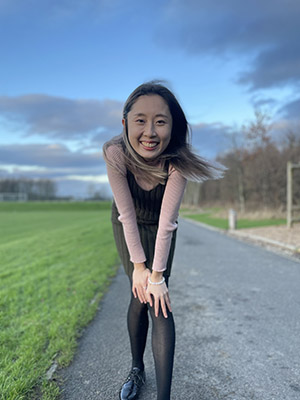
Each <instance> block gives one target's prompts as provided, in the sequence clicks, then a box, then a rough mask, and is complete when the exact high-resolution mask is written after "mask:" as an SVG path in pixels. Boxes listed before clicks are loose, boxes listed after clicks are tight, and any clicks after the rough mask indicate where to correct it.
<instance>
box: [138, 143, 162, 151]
mask: <svg viewBox="0 0 300 400" xmlns="http://www.w3.org/2000/svg"><path fill="white" fill-rule="evenodd" d="M140 143H141V145H142V146H143V147H144V148H145V149H146V150H154V149H155V148H156V147H157V146H158V144H159V143H158V142H144V141H143V142H140Z"/></svg>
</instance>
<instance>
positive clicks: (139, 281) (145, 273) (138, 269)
mask: <svg viewBox="0 0 300 400" xmlns="http://www.w3.org/2000/svg"><path fill="white" fill-rule="evenodd" d="M133 266H134V269H133V273H132V293H133V295H134V297H135V298H137V297H138V298H139V300H140V302H141V303H145V304H146V303H147V299H146V290H147V287H148V278H149V277H150V275H151V271H150V270H149V269H148V268H146V266H145V263H139V264H137V263H134V264H133Z"/></svg>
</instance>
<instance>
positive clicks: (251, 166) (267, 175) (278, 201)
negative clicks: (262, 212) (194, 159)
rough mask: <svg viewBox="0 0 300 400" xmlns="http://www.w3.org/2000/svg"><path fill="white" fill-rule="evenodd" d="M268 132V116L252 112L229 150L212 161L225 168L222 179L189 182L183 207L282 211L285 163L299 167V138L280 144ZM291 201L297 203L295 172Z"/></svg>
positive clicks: (299, 175)
mask: <svg viewBox="0 0 300 400" xmlns="http://www.w3.org/2000/svg"><path fill="white" fill-rule="evenodd" d="M272 129H273V127H272V124H271V123H270V122H269V118H268V116H267V115H266V114H265V113H263V112H260V111H256V112H255V119H254V120H253V121H252V122H250V123H249V124H248V125H246V126H243V128H242V135H234V134H233V135H232V136H231V148H230V150H228V151H227V152H226V153H224V154H221V155H219V156H218V157H217V159H216V160H217V161H218V162H220V163H221V164H223V165H224V166H225V167H227V171H226V173H225V176H224V178H223V179H220V180H210V181H205V182H203V183H196V182H189V183H188V186H187V189H186V193H185V196H184V204H186V205H193V206H200V205H201V206H203V205H212V204H222V205H224V204H226V205H230V206H232V207H235V208H236V209H237V210H239V211H241V212H244V211H252V210H255V209H262V208H264V209H270V208H277V209H281V210H282V211H284V210H285V209H286V186H287V172H286V169H287V162H288V161H291V162H293V163H300V137H299V135H296V134H295V133H294V132H293V131H289V132H287V133H286V134H285V136H284V138H282V140H281V142H280V143H279V142H278V141H277V142H275V141H274V139H272ZM241 138H242V140H241ZM238 140H239V142H238ZM293 198H294V203H295V204H296V203H299V201H300V170H299V169H298V170H295V171H294V190H293Z"/></svg>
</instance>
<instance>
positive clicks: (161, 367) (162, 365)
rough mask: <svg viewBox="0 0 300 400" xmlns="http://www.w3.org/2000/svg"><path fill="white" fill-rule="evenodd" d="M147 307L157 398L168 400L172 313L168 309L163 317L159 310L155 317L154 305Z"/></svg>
mask: <svg viewBox="0 0 300 400" xmlns="http://www.w3.org/2000/svg"><path fill="white" fill-rule="evenodd" d="M166 281H167V279H166ZM148 307H149V310H150V315H151V319H152V351H153V357H154V363H155V372H156V384H157V400H169V399H170V395H171V383H172V373H173V360H174V351H175V324H174V319H173V314H172V313H171V312H170V311H169V310H168V318H165V317H164V316H163V314H162V312H161V310H160V311H159V315H158V317H156V316H155V312H154V307H150V305H149V304H148Z"/></svg>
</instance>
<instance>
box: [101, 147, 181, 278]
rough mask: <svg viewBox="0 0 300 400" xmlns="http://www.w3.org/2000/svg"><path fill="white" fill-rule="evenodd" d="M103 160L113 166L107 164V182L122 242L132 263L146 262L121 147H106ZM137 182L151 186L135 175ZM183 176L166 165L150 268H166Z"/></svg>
mask: <svg viewBox="0 0 300 400" xmlns="http://www.w3.org/2000/svg"><path fill="white" fill-rule="evenodd" d="M106 157H107V159H108V160H109V161H110V162H111V163H112V164H113V166H114V167H112V166H110V165H107V175H108V179H109V183H110V185H111V188H112V191H113V195H114V199H115V202H116V205H117V208H118V211H119V214H120V216H119V221H120V222H121V223H122V225H123V231H124V236H125V241H126V244H127V248H128V251H129V255H130V261H131V262H133V263H143V262H145V261H146V257H145V252H144V249H143V247H142V243H141V239H140V235H139V231H138V227H137V222H136V213H135V208H134V204H133V200H132V197H131V193H130V189H129V186H128V182H127V170H126V165H125V161H124V155H123V150H122V148H121V147H120V146H118V145H111V146H109V147H108V148H107V150H106ZM135 179H136V182H137V184H138V185H139V186H140V187H141V188H142V189H144V190H151V189H153V187H154V186H151V185H149V182H146V181H145V180H141V179H138V178H137V177H136V178H135ZM185 186H186V179H185V178H184V177H183V176H182V175H181V174H180V173H179V172H178V171H177V170H175V168H173V167H172V166H170V168H169V177H168V180H167V183H166V188H165V192H164V196H163V200H162V205H161V211H160V216H159V223H158V231H157V237H156V242H155V252H154V260H153V265H152V269H153V270H154V271H158V272H162V271H164V270H165V269H166V264H167V260H168V255H169V251H170V246H171V240H172V233H173V231H174V230H175V229H176V228H177V222H176V221H177V218H178V212H179V207H180V203H181V201H182V197H183V193H184V189H185Z"/></svg>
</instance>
